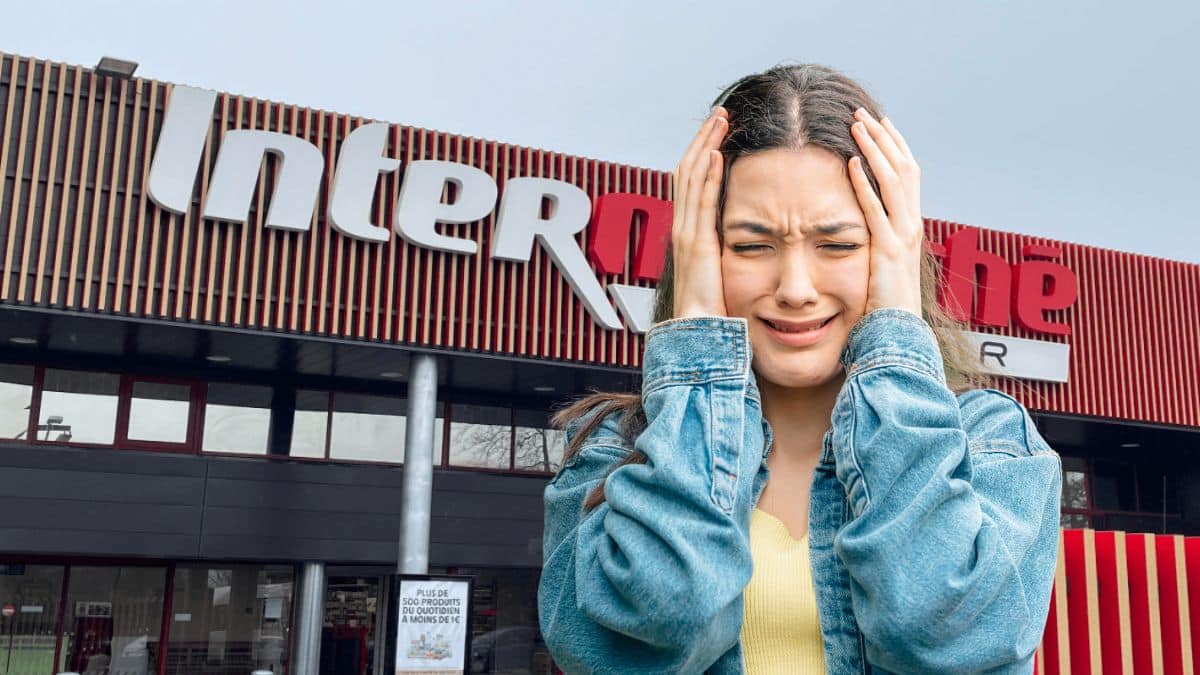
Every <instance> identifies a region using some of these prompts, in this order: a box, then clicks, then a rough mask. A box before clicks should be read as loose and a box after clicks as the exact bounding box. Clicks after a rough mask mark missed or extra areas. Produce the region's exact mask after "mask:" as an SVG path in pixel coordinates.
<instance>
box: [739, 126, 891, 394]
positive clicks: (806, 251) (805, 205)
mask: <svg viewBox="0 0 1200 675" xmlns="http://www.w3.org/2000/svg"><path fill="white" fill-rule="evenodd" d="M721 227H722V231H723V233H724V245H723V247H722V250H721V273H722V275H723V282H724V289H725V307H726V310H727V311H728V312H729V315H730V316H737V317H745V318H746V319H747V320H748V322H749V326H750V344H751V346H752V347H753V349H754V370H755V372H756V373H757V375H758V378H759V380H760V381H761V380H764V379H765V380H767V381H768V382H770V383H772V384H774V385H776V386H779V387H816V386H820V385H822V384H826V383H828V382H829V381H830V380H832V379H833V378H835V377H838V376H839V375H840V374H841V372H842V366H841V364H840V362H839V360H838V359H839V357H840V356H841V353H842V348H843V347H844V346H845V344H846V338H847V336H848V335H849V332H850V328H851V327H853V326H854V324H855V323H856V322H857V321H858V319H859V318H860V317H862V315H863V312H864V310H865V308H866V303H867V282H868V276H869V273H870V265H869V263H870V260H871V252H870V233H869V231H868V230H867V225H866V218H865V217H864V216H863V213H862V210H861V209H860V207H859V205H858V200H857V198H856V197H855V193H854V187H853V186H852V185H851V184H850V178H849V176H848V175H847V172H846V167H845V164H844V163H843V162H842V160H841V158H840V157H839V156H838V155H835V154H834V153H832V152H830V151H828V150H825V149H823V148H817V147H813V146H806V147H805V148H804V149H802V150H800V151H798V152H797V151H793V150H767V151H763V152H759V153H755V154H752V155H748V156H744V157H741V158H739V159H737V160H736V161H735V162H734V163H733V166H732V167H731V168H730V170H729V179H728V184H727V185H726V197H725V208H724V211H723V212H722V217H721ZM825 320H829V322H828V323H827V324H826V325H824V327H822V328H819V329H817V330H815V331H812V332H781V331H779V330H777V329H775V328H773V327H772V325H771V322H776V323H777V324H778V323H779V322H784V323H790V324H805V323H811V322H815V321H818V322H819V321H825ZM783 327H784V328H791V329H795V328H802V329H803V328H806V327H805V326H798V325H792V326H783Z"/></svg>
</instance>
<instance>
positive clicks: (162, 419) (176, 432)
mask: <svg viewBox="0 0 1200 675" xmlns="http://www.w3.org/2000/svg"><path fill="white" fill-rule="evenodd" d="M191 395H192V388H191V387H189V386H187V385H186V384H166V383H163V382H134V383H133V398H132V399H131V400H130V401H129V434H128V438H129V440H131V441H157V442H160V443H186V442H187V432H188V407H189V404H190V402H191Z"/></svg>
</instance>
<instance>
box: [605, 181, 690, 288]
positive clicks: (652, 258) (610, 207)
mask: <svg viewBox="0 0 1200 675" xmlns="http://www.w3.org/2000/svg"><path fill="white" fill-rule="evenodd" d="M639 213H640V214H642V218H643V222H644V223H645V226H644V227H643V229H642V232H643V235H642V241H641V244H640V245H639V246H638V249H637V254H636V255H635V256H634V259H633V275H634V277H635V278H637V279H649V280H651V281H657V280H658V278H659V277H660V276H662V268H663V261H664V259H665V257H666V253H667V238H668V237H670V236H671V217H672V213H673V211H672V207H671V202H669V201H666V200H665V199H656V198H654V197H649V196H646V195H634V194H627V193H621V192H617V193H611V194H606V195H600V196H599V197H597V198H596V204H595V206H593V207H592V223H591V238H590V240H589V241H588V258H589V259H591V261H592V262H593V263H595V264H596V267H598V268H599V270H598V271H599V272H600V273H601V274H620V273H621V272H624V271H625V251H626V250H627V249H628V247H629V233H630V231H631V230H632V229H633V219H634V217H635V216H636V215H637V214H639Z"/></svg>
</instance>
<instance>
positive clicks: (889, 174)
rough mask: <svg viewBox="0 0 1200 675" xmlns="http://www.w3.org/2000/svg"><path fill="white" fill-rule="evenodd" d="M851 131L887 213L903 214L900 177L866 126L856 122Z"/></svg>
mask: <svg viewBox="0 0 1200 675" xmlns="http://www.w3.org/2000/svg"><path fill="white" fill-rule="evenodd" d="M851 131H852V133H853V134H854V139H855V140H856V141H858V146H859V147H860V148H861V149H862V151H863V155H864V156H865V157H866V158H867V161H868V162H869V163H870V165H871V171H873V172H874V173H875V180H876V181H878V182H879V191H880V192H882V193H883V204H884V206H886V207H887V210H888V213H897V214H899V213H905V209H906V208H907V206H906V205H907V200H906V199H905V195H904V186H903V185H901V183H900V176H899V175H898V174H897V173H896V170H895V169H894V168H892V164H891V163H890V162H889V161H888V159H887V157H885V156H884V154H883V151H882V150H881V149H880V148H879V145H877V144H876V143H875V139H873V138H872V137H871V134H870V132H868V131H867V128H866V124H864V123H863V122H856V123H855V124H854V126H852V127H851Z"/></svg>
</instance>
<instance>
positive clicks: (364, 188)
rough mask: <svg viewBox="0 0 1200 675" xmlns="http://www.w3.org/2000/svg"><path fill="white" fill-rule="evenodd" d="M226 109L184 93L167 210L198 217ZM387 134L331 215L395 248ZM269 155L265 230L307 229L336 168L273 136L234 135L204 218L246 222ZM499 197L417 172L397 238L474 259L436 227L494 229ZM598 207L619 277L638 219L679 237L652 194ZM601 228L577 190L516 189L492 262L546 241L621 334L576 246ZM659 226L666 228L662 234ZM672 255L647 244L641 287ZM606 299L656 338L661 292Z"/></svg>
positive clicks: (172, 123)
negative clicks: (271, 171)
mask: <svg viewBox="0 0 1200 675" xmlns="http://www.w3.org/2000/svg"><path fill="white" fill-rule="evenodd" d="M216 99H217V93H216V92H214V91H210V90H206V89H198V88H195V87H186V86H179V85H176V86H175V87H174V90H173V91H172V94H171V100H170V103H169V105H168V108H167V115H166V119H165V120H164V121H163V127H162V131H161V132H160V134H159V138H158V145H157V146H156V148H155V152H154V158H153V160H152V162H151V165H150V174H149V176H148V177H147V179H146V190H147V192H148V193H149V195H150V198H151V199H152V200H154V202H155V203H156V204H158V205H159V206H161V207H162V208H164V209H166V210H168V211H171V212H173V213H177V214H185V213H187V211H188V209H189V208H190V206H191V203H192V195H193V192H194V189H195V184H196V174H197V172H198V171H199V168H200V161H201V159H202V157H203V152H204V143H205V141H206V140H207V138H208V133H209V128H210V127H211V123H212V112H213V106H214V104H215V103H216ZM388 130H389V125H388V124H384V123H371V124H365V125H363V126H360V127H358V128H356V129H355V130H354V131H353V132H351V133H350V135H349V136H347V137H346V139H345V140H344V141H343V142H342V147H341V150H340V151H339V154H338V161H337V169H336V172H335V173H334V177H333V190H332V192H331V194H330V199H329V211H328V214H327V216H328V219H329V223H330V225H331V226H332V227H333V228H334V229H336V230H338V231H339V232H341V233H342V234H343V235H345V236H348V237H353V238H355V239H361V240H363V241H368V242H385V241H387V239H388V237H389V236H391V233H390V232H389V229H388V228H387V227H386V226H380V225H378V224H376V223H372V222H371V201H372V198H373V196H374V194H375V185H376V181H377V180H378V179H379V175H380V174H388V173H391V172H393V171H396V170H397V169H399V168H400V160H398V159H394V158H391V157H386V156H384V155H383V152H384V150H385V149H386V147H387V135H388ZM268 153H270V154H273V155H276V156H278V157H279V159H280V160H281V161H280V163H279V171H278V178H277V180H276V183H275V186H274V190H273V192H272V197H271V207H270V209H269V210H268V212H267V220H266V226H267V227H273V228H278V229H281V230H298V231H305V230H308V229H309V227H310V226H311V224H312V220H313V211H314V209H315V208H316V204H317V196H318V194H319V193H320V187H321V179H322V177H323V176H324V173H325V159H324V157H323V156H322V155H321V151H320V149H318V148H317V147H316V146H315V145H313V144H312V143H309V142H308V141H306V140H304V139H301V138H297V137H295V136H289V135H287V134H282V133H278V132H270V131H256V130H248V129H235V130H232V131H227V132H225V136H224V139H223V141H222V143H221V148H220V150H219V151H218V153H217V163H216V167H215V168H214V170H213V175H212V178H211V179H210V180H209V184H208V190H207V192H206V194H205V198H204V203H203V204H202V206H201V208H202V211H201V217H203V218H211V219H215V220H221V221H226V222H233V223H244V222H246V218H247V216H248V214H249V212H250V201H251V199H252V197H253V194H254V188H255V185H256V184H257V183H258V173H259V167H260V166H261V164H262V160H263V157H264V156H265V155H266V154H268ZM446 183H451V184H453V185H454V186H455V188H456V194H457V197H456V199H455V200H454V202H453V203H452V204H444V203H442V201H441V197H442V192H443V189H444V188H445V185H446ZM497 193H498V188H497V186H496V181H495V180H493V179H492V177H491V176H489V175H488V174H487V173H485V172H484V171H482V170H480V169H477V168H475V167H472V166H467V165H465V164H458V163H455V162H444V161H434V160H420V161H414V162H410V163H409V164H408V166H406V167H405V170H404V181H403V183H402V184H401V188H400V195H399V197H398V199H397V203H396V209H395V214H396V215H395V219H394V222H393V223H391V228H390V229H391V230H394V231H395V232H396V233H397V234H398V235H400V236H401V237H403V238H404V239H405V240H406V241H409V242H411V243H412V244H415V245H417V246H423V247H425V248H431V249H436V250H440V251H447V252H450V253H460V254H465V255H474V254H476V253H477V246H476V244H475V242H473V241H470V240H466V239H459V238H457V237H450V236H446V235H443V234H440V233H439V232H437V230H436V228H435V224H436V223H468V222H473V221H477V220H480V219H482V218H485V217H487V216H488V215H489V214H490V213H491V212H492V210H493V209H494V208H496V198H497ZM546 202H548V203H549V204H550V216H549V217H548V218H543V217H541V212H542V205H543V204H544V203H546ZM664 205H665V206H664ZM596 207H597V214H598V217H599V218H600V222H601V223H603V224H604V226H603V227H600V228H597V234H593V237H592V242H591V244H590V246H589V248H590V249H592V250H593V251H594V252H593V256H600V259H601V261H602V262H601V267H602V268H603V269H605V270H611V269H612V265H613V264H615V262H614V261H615V257H614V255H613V254H614V250H615V249H614V247H617V246H619V247H623V246H625V242H626V241H628V230H629V224H630V220H628V219H632V215H633V213H635V212H638V211H642V212H646V211H652V212H653V213H654V214H655V216H656V218H658V219H661V218H662V214H663V213H664V209H665V213H666V214H667V216H666V222H667V227H668V229H669V224H670V203H669V202H665V201H663V200H658V199H654V198H652V197H645V196H642V195H606V197H605V198H601V199H598V200H597V202H596ZM621 214H624V216H625V217H626V218H627V221H626V223H625V225H624V228H625V230H624V233H625V237H624V238H622V239H620V240H617V241H613V242H609V241H608V240H607V235H606V237H605V238H604V239H605V241H603V242H600V241H599V239H600V238H599V235H598V233H599V232H605V233H607V234H608V235H611V234H613V233H614V232H613V231H614V230H619V229H620V227H621V226H620V224H619V223H617V222H616V220H614V218H615V217H619V216H620V215H621ZM591 217H592V204H591V199H590V198H589V197H588V195H587V193H586V192H584V191H583V190H581V189H579V188H578V187H576V186H574V185H571V184H570V183H566V182H563V181H557V180H550V179H548V178H526V177H520V178H511V179H509V180H508V182H507V183H506V185H505V189H504V195H503V196H502V197H501V199H500V205H499V214H498V216H497V219H496V229H495V232H494V233H493V236H492V251H491V257H492V258H494V259H499V260H513V261H518V262H528V261H529V258H530V256H531V254H532V253H533V246H534V244H535V242H536V243H539V244H540V245H541V246H542V247H543V248H544V249H545V250H546V252H547V253H548V254H549V255H550V258H551V259H552V260H553V262H554V264H555V265H556V266H557V267H558V269H559V271H560V272H562V274H563V276H564V277H565V278H566V280H567V283H568V284H570V286H571V288H572V289H573V290H574V292H575V294H576V295H577V296H579V298H580V299H581V300H582V301H583V303H584V305H585V306H586V308H587V310H588V313H589V314H590V315H591V317H592V319H593V320H595V322H596V323H597V324H599V325H601V326H603V327H604V328H607V329H609V330H622V329H623V328H624V326H623V325H622V322H621V319H620V317H618V315H617V312H616V311H614V309H613V306H612V304H610V302H609V301H608V298H607V297H606V296H605V291H604V288H602V287H601V286H600V282H599V281H598V280H597V279H596V275H595V274H594V273H593V272H592V269H591V267H590V266H589V265H588V260H587V258H586V257H585V255H584V252H583V251H582V250H580V248H579V245H578V244H577V243H576V242H575V235H576V234H578V233H579V232H580V231H581V230H583V228H584V227H586V226H587V224H588V222H589V220H591ZM655 222H656V223H658V220H656V221H655ZM655 227H657V228H658V230H661V229H662V228H661V227H660V226H659V225H657V224H655ZM664 246H665V240H656V239H655V238H654V237H647V238H646V243H644V245H643V246H642V247H641V248H640V249H639V251H638V254H637V255H638V260H639V262H638V264H637V265H636V268H637V271H638V273H639V276H641V277H642V278H657V274H655V275H654V276H653V277H645V276H644V274H642V273H643V272H645V271H646V270H651V269H655V268H657V269H659V270H661V264H662V263H661V259H662V255H663V249H664ZM620 253H621V254H623V253H624V251H623V250H621V251H620ZM618 271H619V270H618ZM607 288H608V292H609V293H610V294H611V295H612V296H613V299H614V300H615V301H616V304H617V306H618V307H619V308H620V310H621V313H622V314H624V316H625V321H626V322H627V323H628V324H629V326H630V328H631V329H632V330H634V331H635V332H638V333H643V332H645V331H646V330H648V329H649V327H650V318H651V314H652V308H653V304H654V289H652V288H643V287H640V286H632V285H627V284H608V287H607Z"/></svg>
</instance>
